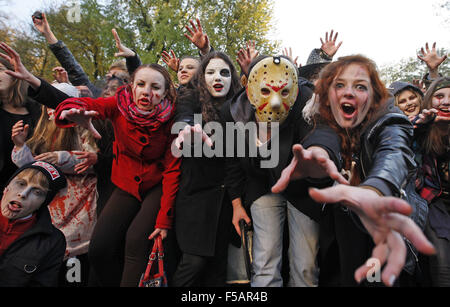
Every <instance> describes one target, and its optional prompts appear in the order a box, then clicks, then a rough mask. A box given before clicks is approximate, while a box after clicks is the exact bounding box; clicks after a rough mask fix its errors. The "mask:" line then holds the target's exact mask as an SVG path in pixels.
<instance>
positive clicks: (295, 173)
mask: <svg viewBox="0 0 450 307" xmlns="http://www.w3.org/2000/svg"><path fill="white" fill-rule="evenodd" d="M292 153H293V154H294V157H293V158H292V161H291V163H290V164H289V165H288V166H287V167H286V168H285V169H284V170H283V171H282V172H281V177H280V179H278V181H277V183H276V184H275V185H274V186H273V187H272V192H273V193H281V192H283V191H284V190H285V189H286V188H287V186H288V185H289V182H291V181H294V180H299V179H303V178H308V177H311V178H324V177H330V178H332V179H333V180H336V181H337V182H339V183H342V184H348V181H347V179H345V178H344V176H342V175H341V174H340V173H339V172H338V170H337V168H336V165H335V164H334V162H333V161H331V160H330V159H329V157H328V153H327V152H326V151H325V150H324V149H322V148H320V147H316V146H312V147H310V148H308V149H304V148H303V146H302V145H300V144H295V145H294V146H293V147H292Z"/></svg>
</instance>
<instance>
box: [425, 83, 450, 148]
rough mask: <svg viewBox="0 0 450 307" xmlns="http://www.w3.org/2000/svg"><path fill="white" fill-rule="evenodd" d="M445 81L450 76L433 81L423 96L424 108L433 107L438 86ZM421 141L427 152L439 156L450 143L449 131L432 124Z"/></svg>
mask: <svg viewBox="0 0 450 307" xmlns="http://www.w3.org/2000/svg"><path fill="white" fill-rule="evenodd" d="M444 82H450V77H440V78H438V79H436V80H434V82H433V83H431V85H430V87H429V88H428V90H427V92H426V93H425V97H424V98H423V104H422V109H431V108H432V107H433V104H432V101H433V95H434V93H435V92H436V88H437V87H438V86H439V85H440V84H442V83H444ZM421 111H422V110H421ZM419 142H420V143H421V145H422V149H423V150H424V152H425V153H426V154H435V155H438V156H440V155H442V154H444V153H445V151H446V149H447V146H448V145H450V144H449V143H450V141H449V135H448V133H442V130H441V129H440V128H439V127H438V126H437V125H431V127H430V129H428V132H427V133H426V135H425V136H424V138H423V139H422V140H420V141H419Z"/></svg>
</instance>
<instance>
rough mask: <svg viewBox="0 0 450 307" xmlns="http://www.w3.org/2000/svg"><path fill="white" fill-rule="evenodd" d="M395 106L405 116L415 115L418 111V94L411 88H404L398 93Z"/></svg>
mask: <svg viewBox="0 0 450 307" xmlns="http://www.w3.org/2000/svg"><path fill="white" fill-rule="evenodd" d="M397 106H398V107H399V109H400V110H401V111H402V112H403V113H405V115H406V116H412V115H413V116H415V115H417V114H419V112H420V99H419V96H418V95H417V94H416V93H415V92H414V91H411V90H404V91H402V92H401V93H400V94H398V99H397Z"/></svg>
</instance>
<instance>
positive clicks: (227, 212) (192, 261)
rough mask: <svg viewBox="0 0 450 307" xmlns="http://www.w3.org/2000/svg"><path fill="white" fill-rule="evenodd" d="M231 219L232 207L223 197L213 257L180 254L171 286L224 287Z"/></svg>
mask: <svg viewBox="0 0 450 307" xmlns="http://www.w3.org/2000/svg"><path fill="white" fill-rule="evenodd" d="M231 219H232V206H231V203H230V201H229V200H228V198H227V197H225V198H224V200H223V202H222V208H221V212H220V217H219V224H218V226H217V232H216V246H215V250H214V251H215V252H214V256H212V257H207V256H201V255H192V254H187V253H182V255H181V259H180V262H179V263H178V267H177V269H176V271H175V274H174V276H173V282H172V285H171V286H174V287H224V286H225V285H226V278H227V261H228V244H229V243H230V237H231V231H232V223H231ZM175 227H176V221H175Z"/></svg>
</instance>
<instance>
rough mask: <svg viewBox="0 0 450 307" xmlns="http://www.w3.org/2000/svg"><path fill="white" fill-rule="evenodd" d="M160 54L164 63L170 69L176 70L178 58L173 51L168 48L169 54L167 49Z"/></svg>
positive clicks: (178, 63) (178, 64)
mask: <svg viewBox="0 0 450 307" xmlns="http://www.w3.org/2000/svg"><path fill="white" fill-rule="evenodd" d="M161 56H162V59H163V61H164V63H166V64H167V66H169V68H170V69H172V70H173V71H174V72H178V67H179V66H180V59H178V58H177V56H176V55H175V52H173V50H172V49H170V54H169V53H168V52H167V51H163V52H162V53H161Z"/></svg>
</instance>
